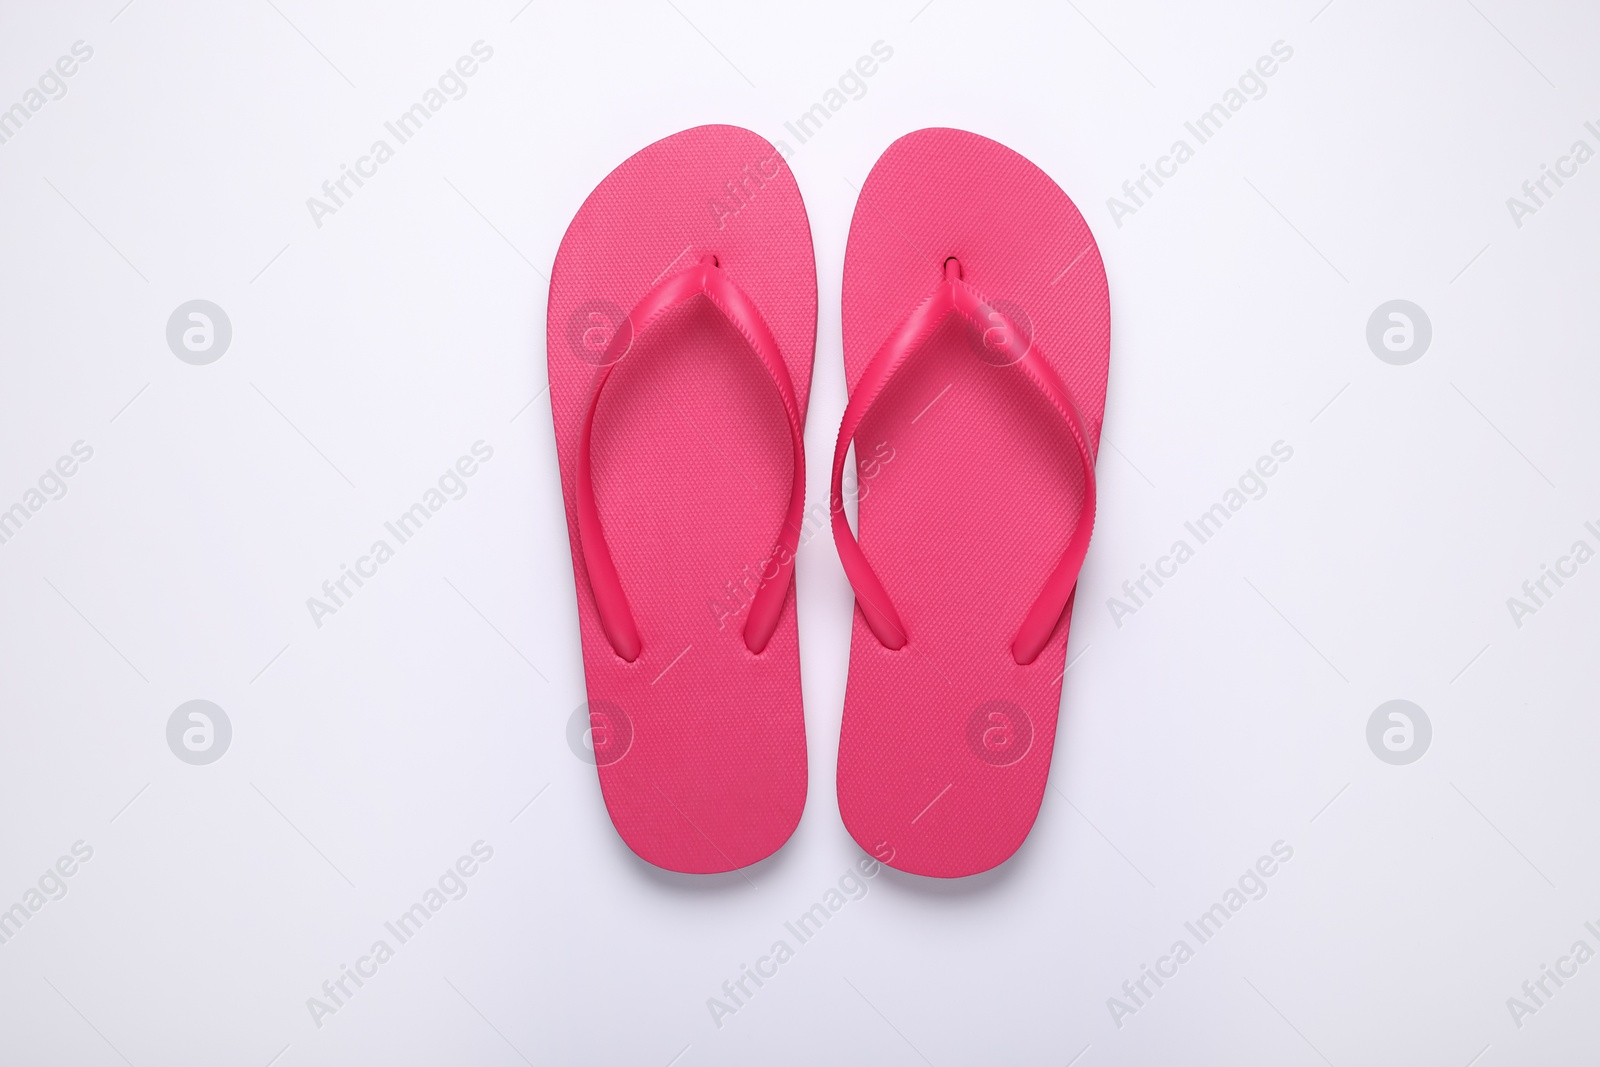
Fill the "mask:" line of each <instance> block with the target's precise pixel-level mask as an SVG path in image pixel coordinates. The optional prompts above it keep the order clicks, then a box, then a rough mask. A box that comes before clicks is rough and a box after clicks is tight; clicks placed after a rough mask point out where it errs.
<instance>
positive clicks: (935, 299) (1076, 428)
mask: <svg viewBox="0 0 1600 1067" xmlns="http://www.w3.org/2000/svg"><path fill="white" fill-rule="evenodd" d="M951 311H954V312H956V313H958V314H959V315H960V316H961V317H962V318H964V319H965V320H966V321H967V322H969V323H971V324H972V325H973V326H974V327H975V328H976V329H978V330H979V331H980V332H981V333H982V334H983V342H984V345H985V347H987V348H988V349H990V350H991V351H993V352H995V353H996V354H998V355H999V356H1001V357H1002V358H1003V361H1004V363H1005V364H1006V365H1007V367H1008V368H1009V367H1016V368H1018V369H1019V370H1020V371H1021V372H1022V373H1023V374H1024V375H1026V376H1027V378H1028V380H1029V381H1030V382H1032V383H1033V385H1034V387H1035V388H1036V389H1038V391H1039V392H1040V393H1042V394H1043V395H1044V397H1045V399H1046V400H1048V401H1049V402H1050V406H1051V407H1053V408H1054V409H1055V411H1056V413H1057V414H1058V415H1060V416H1061V419H1062V421H1063V422H1064V423H1065V424H1066V426H1067V430H1068V432H1069V433H1070V434H1071V435H1072V439H1073V442H1074V443H1075V444H1076V445H1077V447H1078V458H1079V460H1080V461H1081V462H1082V464H1083V477H1084V499H1083V509H1082V511H1081V512H1080V513H1079V515H1078V522H1077V525H1076V526H1075V527H1074V528H1073V531H1072V538H1071V540H1070V541H1068V542H1067V548H1066V551H1065V552H1064V553H1062V556H1061V560H1060V562H1059V563H1057V564H1056V567H1055V570H1054V571H1052V572H1051V573H1050V576H1049V577H1048V578H1046V579H1045V583H1044V588H1043V589H1042V590H1041V591H1040V593H1039V595H1038V597H1037V598H1036V599H1035V600H1034V602H1033V606H1032V607H1031V608H1029V609H1028V613H1027V616H1026V617H1025V618H1023V620H1022V623H1021V626H1020V627H1019V628H1018V630H1017V633H1016V636H1015V638H1014V639H1013V640H1012V642H1011V654H1012V656H1013V658H1015V660H1016V661H1017V663H1019V664H1022V665H1026V664H1029V663H1032V662H1033V661H1034V660H1035V659H1037V658H1038V655H1039V653H1040V652H1041V651H1043V649H1044V646H1045V645H1047V644H1049V642H1050V634H1051V633H1052V632H1053V631H1054V630H1055V627H1056V623H1057V622H1058V621H1059V620H1060V618H1061V613H1062V611H1063V610H1065V608H1066V606H1067V601H1068V600H1070V599H1071V597H1072V591H1073V589H1074V588H1075V587H1076V586H1077V583H1078V571H1079V570H1080V569H1082V567H1083V557H1084V555H1085V554H1086V553H1087V552H1088V551H1089V535H1090V534H1091V533H1092V532H1093V531H1094V510H1095V480H1094V452H1093V450H1092V449H1091V448H1090V446H1089V435H1088V433H1087V432H1086V431H1085V429H1084V425H1083V416H1082V414H1081V413H1079V411H1078V408H1077V405H1076V404H1074V403H1073V402H1072V394H1071V393H1070V392H1068V390H1067V387H1066V386H1065V385H1064V384H1062V381H1061V379H1060V377H1058V376H1057V375H1056V372H1055V371H1054V370H1052V369H1051V367H1050V364H1049V363H1047V362H1046V361H1045V359H1044V358H1043V356H1041V355H1040V353H1039V349H1038V347H1037V346H1036V345H1034V344H1033V343H1032V342H1031V340H1030V339H1029V338H1028V337H1026V336H1024V335H1023V333H1022V332H1021V331H1020V330H1018V329H1017V327H1016V325H1015V324H1014V323H1012V322H1011V320H1010V319H1008V318H1006V316H1005V315H1003V314H1002V313H1001V312H999V311H998V310H996V309H995V308H994V307H993V306H992V305H990V304H989V302H988V301H987V300H985V299H984V298H983V297H982V296H981V295H980V294H979V293H978V291H977V290H976V289H974V288H973V287H972V286H970V285H968V284H967V283H966V282H965V281H963V280H962V274H961V264H960V263H959V262H958V261H957V260H955V259H954V258H951V259H948V260H946V261H945V277H944V281H943V282H941V283H940V284H939V287H938V288H937V289H935V290H934V291H933V293H932V294H931V295H930V296H929V297H928V298H927V299H926V300H924V301H923V302H922V303H920V304H918V305H917V307H916V308H915V309H914V310H913V311H912V312H911V314H910V315H908V316H907V317H906V320H905V321H904V322H903V323H901V324H900V326H899V327H898V328H897V329H896V330H895V331H894V332H893V333H891V334H890V335H889V339H888V340H887V341H885V342H884V343H883V347H882V348H880V349H879V350H878V354H877V355H875V356H873V357H872V361H871V362H870V363H868V364H867V367H866V370H865V371H863V372H862V374H861V380H860V381H859V382H857V383H856V388H855V392H853V393H852V394H851V395H850V403H849V404H848V406H846V408H845V412H844V421H843V423H841V424H840V426H839V439H838V441H837V442H836V443H835V445H834V449H833V485H832V491H831V499H832V507H831V509H830V510H831V511H832V512H833V537H834V541H835V542H836V543H837V544H838V546H839V558H840V560H841V562H843V564H844V571H845V575H846V576H847V577H848V578H849V579H850V585H851V587H852V588H853V589H854V590H855V593H856V603H857V604H858V605H859V606H860V608H861V613H862V615H863V616H864V617H865V619H866V621H867V625H868V626H869V627H870V628H871V629H872V632H873V634H874V635H875V636H876V637H877V638H878V640H879V642H881V643H882V644H883V646H884V647H885V648H889V649H900V648H904V647H905V645H906V642H907V641H908V640H909V638H910V635H909V634H908V633H907V632H906V627H905V624H904V623H903V622H901V621H900V616H899V614H898V613H897V612H896V611H895V609H894V603H893V602H892V601H891V600H890V599H889V594H888V591H887V590H885V589H884V587H883V583H882V582H881V581H879V579H878V575H877V573H876V572H874V571H873V569H872V565H871V564H870V563H868V562H867V557H866V555H865V554H863V553H862V551H861V545H860V544H859V543H858V542H857V541H856V538H855V534H854V533H852V532H851V530H850V523H849V522H848V521H847V520H846V519H845V515H844V494H843V485H844V461H845V454H846V452H847V451H848V450H849V448H850V442H851V440H852V439H853V438H854V437H855V434H856V429H857V428H858V427H859V426H860V425H861V420H862V419H863V418H865V417H866V414H867V412H868V411H870V410H871V409H872V405H873V404H874V403H876V402H877V400H878V398H879V396H881V395H882V393H883V390H884V388H885V387H886V386H887V385H888V384H889V381H890V380H891V379H892V378H893V377H894V376H895V374H896V373H897V372H898V371H899V370H900V368H901V367H903V366H904V365H905V363H906V361H907V359H909V358H910V356H911V354H912V353H913V352H915V351H916V349H917V348H918V347H919V346H921V345H922V344H923V342H925V341H926V340H927V339H928V337H929V336H930V335H931V334H932V333H933V331H934V330H935V329H936V328H937V327H938V325H939V323H940V322H941V321H943V319H944V317H945V316H946V315H948V314H949V313H950V312H951Z"/></svg>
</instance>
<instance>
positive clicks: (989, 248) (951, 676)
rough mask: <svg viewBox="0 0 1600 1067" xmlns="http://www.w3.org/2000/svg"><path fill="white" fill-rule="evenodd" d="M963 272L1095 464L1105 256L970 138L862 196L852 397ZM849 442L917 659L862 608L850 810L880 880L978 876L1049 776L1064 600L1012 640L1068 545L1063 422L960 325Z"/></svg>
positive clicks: (928, 139)
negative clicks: (886, 641) (1028, 634)
mask: <svg viewBox="0 0 1600 1067" xmlns="http://www.w3.org/2000/svg"><path fill="white" fill-rule="evenodd" d="M951 256H954V257H956V258H957V259H959V261H960V263H961V267H962V270H963V272H964V277H965V279H966V281H967V282H969V283H971V284H972V285H973V286H974V287H975V288H976V289H978V290H979V291H981V292H982V293H983V294H984V295H985V296H986V297H987V298H988V299H989V300H990V301H991V303H992V304H993V306H995V307H997V308H998V309H999V310H1001V311H1002V312H1004V313H1005V314H1006V315H1007V316H1008V317H1009V318H1010V319H1011V320H1012V321H1014V322H1015V323H1016V324H1017V325H1018V326H1020V327H1022V329H1023V330H1024V332H1025V333H1028V334H1029V335H1030V336H1031V338H1032V341H1033V344H1034V346H1035V349H1036V350H1038V351H1042V352H1043V354H1044V356H1045V357H1046V359H1047V360H1048V362H1049V363H1050V365H1051V367H1052V368H1053V369H1054V370H1055V371H1056V373H1057V374H1058V375H1059V376H1060V378H1061V380H1062V381H1063V382H1064V383H1065V384H1066V386H1067V387H1068V389H1069V390H1070V392H1071V394H1072V398H1073V400H1074V401H1075V403H1076V405H1077V407H1078V409H1079V411H1080V412H1081V413H1082V416H1083V421H1084V425H1085V428H1086V430H1087V432H1088V434H1089V438H1090V441H1091V443H1092V445H1093V446H1094V447H1095V448H1096V449H1098V444H1099V440H1100V426H1101V422H1102V419H1103V416H1104V409H1105V393H1106V375H1107V371H1108V367H1109V354H1110V305H1109V300H1108V295H1107V290H1106V279H1105V270H1104V267H1103V266H1102V264H1101V260H1100V254H1099V249H1098V248H1097V246H1096V245H1095V242H1094V238H1093V236H1092V235H1091V234H1090V232H1089V227H1088V225H1087V224H1086V223H1085V222H1084V220H1083V216H1082V215H1081V214H1080V213H1079V212H1078V210H1077V208H1076V207H1074V206H1073V204H1072V201H1071V200H1069V199H1068V198H1067V196H1066V194H1065V193H1063V192H1062V191H1061V189H1060V188H1059V187H1057V185H1056V184H1055V183H1054V182H1053V181H1051V180H1050V178H1049V177H1048V176H1047V175H1046V174H1045V173H1044V172H1043V171H1041V170H1040V169H1039V168H1038V167H1036V166H1034V165H1033V164H1032V163H1030V162H1029V161H1028V160H1027V159H1025V158H1023V157H1022V156H1020V155H1018V154H1017V153H1015V152H1013V151H1011V150H1010V149H1008V148H1006V147H1004V146H1003V145H1000V144H997V143H996V142H994V141H991V140H988V139H987V138H984V137H979V136H977V135H975V134H971V133H967V132H964V131H961V130H950V129H927V130H919V131H917V132H915V133H912V134H908V135H907V136H905V137H902V138H901V139H899V140H898V141H896V142H895V143H894V144H893V145H891V146H890V147H889V148H888V150H887V151H885V152H884V154H883V156H882V158H880V159H879V160H878V162H877V164H876V165H875V166H874V167H873V169H872V172H871V174H869V175H868V177H867V180H866V181H865V182H864V183H863V185H862V187H861V194H860V197H859V199H858V201H857V203H856V209H855V215H854V218H853V220H852V222H851V225H850V237H849V243H848V246H847V248H846V252H845V264H844V291H843V327H844V357H845V377H846V381H847V383H848V385H849V387H850V389H851V390H852V391H854V389H855V387H856V384H857V382H858V381H859V380H860V378H861V374H862V370H863V368H864V367H865V366H866V364H867V362H868V361H869V360H871V359H872V357H873V356H874V355H875V354H876V353H877V351H878V349H879V347H880V346H881V345H882V343H883V341H884V339H885V338H886V337H887V336H888V335H889V334H890V333H891V331H893V330H894V329H895V327H896V326H898V325H899V324H900V323H901V322H902V321H903V320H904V319H905V318H906V316H907V314H908V313H909V312H910V311H911V310H912V309H913V308H914V307H915V306H916V305H917V304H918V303H919V302H920V301H921V300H922V299H923V298H924V297H926V296H927V295H928V294H929V293H930V292H931V291H932V290H933V288H934V287H935V286H936V285H937V284H938V283H939V282H940V280H941V278H942V277H943V269H944V261H945V260H946V259H947V258H948V257H951ZM855 445H856V457H857V477H858V484H860V485H862V486H863V487H864V488H865V490H866V491H865V492H864V493H863V494H862V496H861V499H860V503H859V523H858V526H859V540H860V543H861V548H862V551H863V552H864V553H865V554H866V556H867V558H868V560H869V561H870V563H871V565H872V568H873V569H874V570H875V571H876V573H877V574H878V576H879V578H880V579H881V580H882V582H883V585H884V588H885V590H886V591H887V592H888V594H889V596H890V597H891V599H892V601H893V604H894V606H895V608H896V609H897V610H898V612H899V614H900V617H901V619H902V621H903V622H904V624H905V630H906V634H907V643H906V647H904V648H902V649H900V650H898V651H890V650H889V649H887V648H885V647H884V646H883V645H882V644H880V643H879V641H878V640H877V638H876V637H875V636H874V635H873V633H872V631H871V630H870V629H869V628H868V626H867V624H866V622H865V620H864V619H863V617H862V615H861V612H860V611H859V610H857V611H856V612H855V615H854V622H853V628H852V633H851V643H850V674H849V680H848V683H847V686H846V692H845V708H844V720H843V726H842V730H841V734H840V738H839V771H838V789H839V812H840V815H841V817H842V818H843V820H844V823H845V826H846V828H847V829H848V830H849V832H850V834H851V836H853V837H854V838H855V840H856V841H857V842H858V843H859V844H860V845H861V847H862V848H864V849H866V850H867V851H868V852H870V853H871V854H872V855H874V856H876V857H877V858H879V859H880V860H883V861H884V862H886V863H888V864H889V865H890V866H893V867H896V868H899V869H901V870H905V871H910V872H913V873H916V874H922V875H931V876H937V877H945V878H953V877H960V876H963V875H969V874H975V873H978V872H980V871H984V870H987V869H989V868H991V867H993V866H995V865H996V864H999V863H1001V862H1003V861H1004V860H1006V859H1007V858H1008V857H1010V856H1011V855H1012V854H1013V853H1014V852H1015V851H1016V850H1017V848H1018V847H1019V846H1020V845H1021V844H1022V842H1023V840H1024V839H1025V838H1026V837H1027V834H1028V831H1029V830H1030V829H1031V828H1032V826H1033V823H1034V820H1035V818H1036V817H1037V815H1038V811H1039V805H1040V803H1041V801H1042V799H1043V796H1044V790H1045V786H1046V783H1047V781H1048V778H1049V772H1050V757H1051V753H1052V751H1053V749H1054V745H1055V735H1056V720H1057V714H1058V711H1059V708H1060V703H1061V681H1062V674H1063V671H1064V663H1065V656H1066V645H1067V631H1068V626H1069V623H1070V615H1071V607H1070V604H1069V607H1068V610H1067V611H1066V612H1064V613H1063V615H1062V618H1061V621H1060V622H1059V623H1058V624H1057V627H1056V629H1055V631H1054V633H1053V635H1052V637H1051V639H1050V642H1049V644H1048V645H1047V646H1046V647H1045V649H1044V651H1043V652H1042V653H1040V655H1039V656H1038V658H1037V659H1036V660H1034V661H1033V662H1032V663H1030V664H1029V665H1027V666H1019V665H1018V664H1017V662H1016V661H1015V659H1014V658H1013V656H1012V652H1011V642H1012V639H1013V637H1014V636H1015V635H1016V633H1017V630H1018V627H1019V625H1020V624H1021V622H1022V620H1023V618H1024V616H1025V614H1026V613H1027V610H1028V608H1029V607H1030V606H1031V605H1032V603H1033V601H1034V599H1035V597H1037V596H1038V594H1039V591H1040V588H1041V587H1042V585H1043V583H1044V579H1045V577H1046V576H1047V575H1048V574H1049V573H1050V572H1051V571H1052V570H1053V568H1054V567H1055V565H1056V563H1057V561H1058V560H1059V559H1060V557H1061V555H1062V552H1063V550H1064V549H1065V547H1066V545H1067V542H1068V540H1069V539H1070V537H1071V534H1072V531H1073V526H1074V524H1075V522H1076V521H1077V518H1078V515H1079V512H1080V510H1081V506H1082V503H1083V499H1084V490H1085V479H1084V473H1083V469H1082V463H1081V462H1080V460H1079V458H1078V455H1077V452H1076V450H1075V447H1074V445H1073V443H1072V439H1071V438H1070V436H1069V435H1068V433H1067V432H1066V430H1065V429H1064V427H1063V425H1062V423H1061V420H1060V417H1059V416H1058V415H1057V414H1056V413H1055V412H1054V411H1053V410H1052V409H1051V408H1050V407H1049V405H1048V404H1047V403H1046V402H1045V401H1044V400H1043V398H1042V397H1041V396H1040V395H1039V393H1038V392H1037V391H1036V390H1035V389H1034V388H1033V387H1032V386H1030V385H1029V384H1028V382H1027V381H1026V380H1024V379H1023V377H1022V376H1020V375H1019V374H1017V373H1016V372H1015V371H1014V370H1013V369H1012V368H1009V367H1006V366H1002V365H998V363H997V361H996V359H995V358H994V353H993V352H992V351H991V350H989V349H988V348H986V346H985V345H984V343H983V339H982V337H981V336H980V335H978V334H977V333H976V331H974V330H973V329H972V328H971V327H969V326H968V325H966V323H965V322H963V321H962V320H960V319H959V317H957V316H955V315H951V316H949V317H947V319H946V320H945V321H944V323H943V324H942V325H941V326H940V328H939V329H938V331H937V332H936V333H935V334H934V335H933V336H932V337H931V338H930V339H929V340H928V342H927V343H925V344H924V345H923V347H922V348H921V349H920V350H919V351H918V352H917V353H916V354H915V355H913V356H912V357H911V359H910V361H909V362H908V363H907V365H906V366H905V367H904V369H903V370H902V371H901V372H900V373H899V374H898V375H897V376H896V378H895V379H894V380H893V381H892V382H891V383H890V384H889V386H888V387H887V388H886V389H885V391H884V393H883V395H882V397H881V398H880V399H879V400H878V402H877V403H876V404H875V405H874V407H873V408H872V410H871V411H870V412H869V413H868V414H867V416H866V418H865V419H863V421H862V423H861V426H860V427H859V429H858V430H857V432H856V435H855ZM886 456H887V457H889V461H888V462H884V457H886Z"/></svg>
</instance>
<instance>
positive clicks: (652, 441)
mask: <svg viewBox="0 0 1600 1067" xmlns="http://www.w3.org/2000/svg"><path fill="white" fill-rule="evenodd" d="M816 324H817V277H816V262H815V259H814V258H813V255H812V248H811V227H810V224H809V222H808V221H807V219H806V211H805V206H804V204H802V203H801V200H800V190H799V188H798V187H797V186H796V185H795V181H794V176H793V175H792V174H790V172H789V168H788V166H787V165H786V164H785V163H784V161H783V159H782V158H780V156H779V154H778V152H777V150H776V149H775V148H773V147H772V145H770V144H768V143H767V142H766V141H764V140H762V138H760V137H759V136H757V135H756V134H754V133H751V132H750V131H749V130H744V129H739V128H738V127H734V126H700V127H697V128H695V129H692V130H685V131H684V132H682V133H679V134H675V135H673V136H671V137H668V138H666V139H665V140H661V141H657V142H656V143H655V144H652V145H650V146H649V147H648V148H645V149H644V150H642V151H640V152H639V153H637V154H636V155H634V156H632V157H631V158H629V159H628V160H626V161H625V162H624V163H623V164H622V165H621V166H619V167H617V169H616V170H614V171H612V172H611V173H610V174H609V175H607V176H606V178H605V180H604V181H602V182H601V183H600V185H599V186H598V187H597V188H596V189H595V190H594V192H593V193H591V194H590V195H589V198H588V199H587V200H585V201H584V203H583V206H582V207H581V208H579V209H578V213H577V215H576V217H574V218H573V220H572V224H571V225H570V226H569V227H568V228H567V233H566V236H565V237H563V238H562V241H561V248H560V250H559V251H558V252H557V253H556V260H555V265H554V267H553V268H552V269H551V272H550V307H549V318H548V324H547V342H548V344H547V348H548V352H547V355H548V359H549V363H550V404H551V409H552V411H553V414H554V418H555V431H556V448H557V452H558V454H559V457H560V464H561V484H562V489H563V497H564V499H565V502H566V508H567V527H568V532H569V534H570V536H571V540H572V556H573V572H574V576H575V579H576V584H577V595H578V626H579V630H580V632H581V635H582V640H583V664H584V675H585V678H586V681H587V683H588V694H589V716H590V724H591V736H592V737H593V739H594V753H595V762H596V764H597V767H598V770H599V774H600V787H601V791H602V793H603V794H604V796H605V804H606V809H607V810H608V811H609V812H610V813H611V821H612V823H613V824H614V825H615V826H616V828H617V832H618V833H619V834H620V835H621V836H622V839H623V840H624V841H625V842H627V844H628V847H630V848H632V849H633V851H634V852H636V853H638V854H639V855H640V856H641V857H643V858H644V859H646V860H648V861H649V862H651V863H653V864H655V865H657V866H659V867H665V868H667V869H668V870H673V871H683V872H688V873H694V874H706V873H711V872H715V871H727V870H733V869H735V868H738V867H743V866H746V865H748V864H751V863H754V862H756V861H757V860H760V859H762V858H764V857H766V856H768V855H770V854H771V853H772V852H773V851H774V850H776V849H777V848H778V847H779V846H780V845H782V844H783V843H784V841H786V840H787V839H788V837H789V835H790V833H792V832H793V830H794V828H795V825H796V824H797V823H798V822H799V820H800V812H801V809H802V808H803V807H804V806H805V797H806V744H805V721H804V717H803V714H802V711H801V704H800V657H799V642H798V638H797V635H796V627H795V603H794V593H793V584H794V582H793V576H794V552H795V547H796V544H797V543H798V539H799V536H800V527H801V521H802V514H803V509H804V505H805V456H804V451H803V444H802V439H801V429H802V427H803V425H804V423H805V413H806V401H807V399H808V396H809V393H810V386H811V361H812V354H813V347H814V344H815V340H816Z"/></svg>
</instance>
